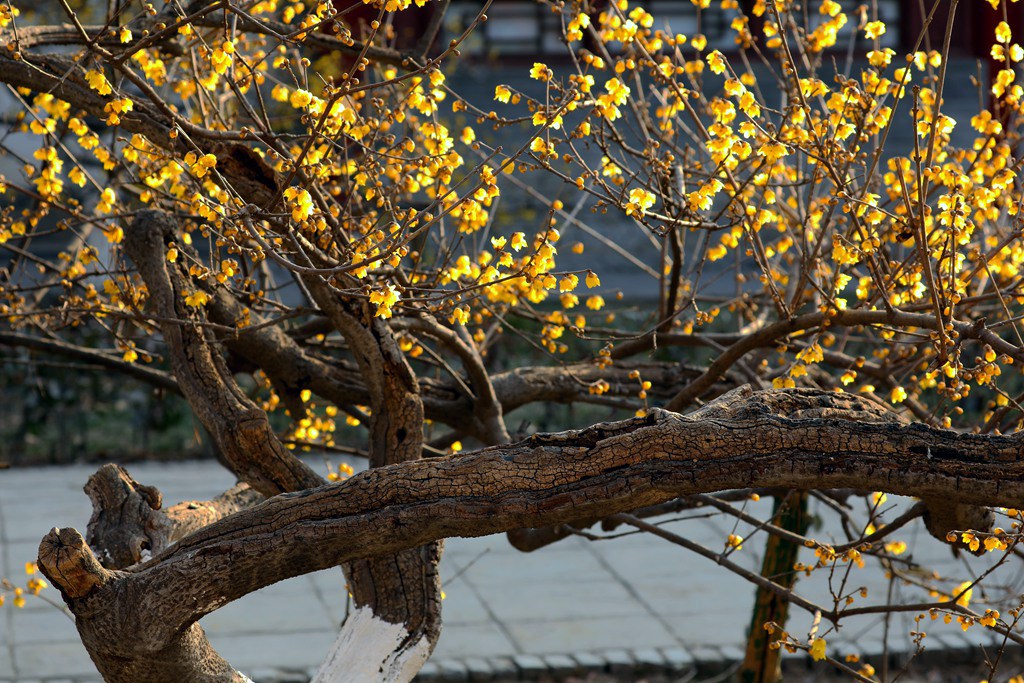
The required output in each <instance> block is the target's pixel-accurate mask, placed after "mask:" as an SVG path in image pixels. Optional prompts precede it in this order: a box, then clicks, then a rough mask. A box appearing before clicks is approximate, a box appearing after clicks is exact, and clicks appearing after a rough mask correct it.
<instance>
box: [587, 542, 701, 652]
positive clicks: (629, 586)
mask: <svg viewBox="0 0 1024 683" xmlns="http://www.w3.org/2000/svg"><path fill="white" fill-rule="evenodd" d="M583 547H584V548H586V550H587V552H588V553H590V554H591V555H592V556H593V557H594V559H596V560H597V563H598V564H600V565H601V566H602V567H604V570H605V571H606V572H608V573H609V574H611V575H612V577H614V578H615V580H616V581H618V582H619V584H621V585H622V587H623V588H624V589H625V591H626V592H627V593H629V595H630V597H632V598H633V599H634V600H636V601H637V602H638V603H639V604H640V605H641V606H642V607H643V608H644V611H646V612H647V614H648V615H649V616H650V617H652V618H653V619H654V620H655V621H657V622H658V623H659V624H661V627H662V628H663V629H665V633H667V634H669V635H670V636H671V637H672V638H673V639H674V640H675V641H676V643H677V644H678V645H680V646H684V647H685V645H686V643H684V642H683V641H682V639H681V638H680V637H679V635H678V634H677V633H676V630H675V629H674V628H672V624H670V623H668V620H667V619H666V618H665V617H663V616H662V615H661V614H660V613H659V612H658V611H657V610H655V609H654V608H653V607H652V606H651V604H650V603H649V602H647V600H645V599H644V597H643V596H642V595H641V594H640V592H639V591H638V590H637V589H636V586H635V585H634V583H633V582H632V581H628V580H627V579H626V577H624V576H623V575H622V574H621V573H619V571H618V570H616V569H615V567H613V566H612V565H611V564H610V563H609V562H608V560H606V559H605V557H604V555H602V554H601V553H599V552H597V550H596V549H595V548H594V543H593V542H591V543H585V544H584V545H583Z"/></svg>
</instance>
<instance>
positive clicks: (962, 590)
mask: <svg viewBox="0 0 1024 683" xmlns="http://www.w3.org/2000/svg"><path fill="white" fill-rule="evenodd" d="M972 549H973V548H972ZM972 583H974V582H973V581H964V582H963V583H961V584H960V585H959V586H957V587H956V590H954V591H953V597H956V596H958V595H959V596H960V597H958V598H957V599H956V604H958V605H960V606H961V607H967V606H969V605H970V604H971V594H972V593H974V589H973V588H971V584H972Z"/></svg>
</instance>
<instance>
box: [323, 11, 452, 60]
mask: <svg viewBox="0 0 1024 683" xmlns="http://www.w3.org/2000/svg"><path fill="white" fill-rule="evenodd" d="M332 4H333V5H334V8H335V9H336V10H337V11H338V19H339V20H340V21H341V22H342V23H344V24H345V25H347V26H348V27H349V29H350V30H351V31H352V36H353V37H354V38H355V39H356V40H363V39H365V38H366V37H367V36H369V35H370V24H371V23H372V22H373V21H376V19H377V17H378V16H380V10H379V9H378V8H377V7H373V6H372V5H367V4H366V3H364V2H363V1H362V0H332ZM439 5H440V3H438V2H435V1H431V2H427V3H426V4H425V5H424V6H423V7H417V6H416V5H415V4H412V5H410V6H409V8H408V9H405V10H402V11H401V12H387V13H386V14H385V20H384V21H382V22H381V23H382V24H384V26H382V27H381V29H379V31H383V30H385V27H386V26H387V25H388V22H390V30H389V31H388V32H387V33H386V34H383V35H385V36H389V37H388V38H387V40H386V41H384V42H385V43H386V44H387V45H388V46H389V47H393V48H396V49H398V50H412V49H414V48H416V47H422V48H424V49H429V47H430V46H429V45H427V46H421V45H420V41H421V40H423V36H424V35H425V34H426V32H427V30H428V28H429V26H430V21H431V19H432V18H433V16H434V14H435V13H436V12H437V11H439ZM378 35H381V34H380V33H378ZM377 44H380V42H379V41H377ZM342 59H343V62H342V68H343V69H344V70H345V71H348V70H349V68H350V67H351V66H352V64H353V61H354V60H355V56H354V55H344V56H343V57H342Z"/></svg>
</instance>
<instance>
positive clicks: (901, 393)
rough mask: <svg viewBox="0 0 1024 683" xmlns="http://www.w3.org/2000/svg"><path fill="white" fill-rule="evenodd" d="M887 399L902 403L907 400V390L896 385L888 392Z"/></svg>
mask: <svg viewBox="0 0 1024 683" xmlns="http://www.w3.org/2000/svg"><path fill="white" fill-rule="evenodd" d="M889 400H890V401H892V402H893V403H903V402H904V401H906V400H907V391H906V389H904V388H903V387H896V388H895V389H893V390H892V393H891V394H889Z"/></svg>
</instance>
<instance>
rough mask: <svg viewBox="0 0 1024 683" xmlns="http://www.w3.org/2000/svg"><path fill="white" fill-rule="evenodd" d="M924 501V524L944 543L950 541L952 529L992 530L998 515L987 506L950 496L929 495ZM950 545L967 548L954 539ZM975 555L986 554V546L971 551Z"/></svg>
mask: <svg viewBox="0 0 1024 683" xmlns="http://www.w3.org/2000/svg"><path fill="white" fill-rule="evenodd" d="M922 501H923V502H924V504H925V505H926V506H927V509H926V510H925V513H924V525H925V528H927V529H928V533H930V534H931V535H932V536H934V537H935V538H937V539H939V540H940V541H942V542H943V543H950V541H949V540H948V539H947V538H946V537H947V536H948V535H949V533H950V532H951V531H967V530H972V531H991V530H992V526H993V525H994V524H995V523H996V516H995V514H994V513H993V512H992V510H990V509H989V508H987V507H981V506H978V505H965V504H963V503H958V502H956V500H953V499H950V498H948V497H927V498H923V499H922ZM950 545H953V546H954V547H960V548H966V546H963V545H957V541H956V540H954V541H953V542H952V543H950ZM969 552H973V553H974V554H975V555H984V554H985V553H986V552H988V551H987V550H986V549H985V547H984V546H981V547H979V548H978V549H977V550H974V551H969Z"/></svg>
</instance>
